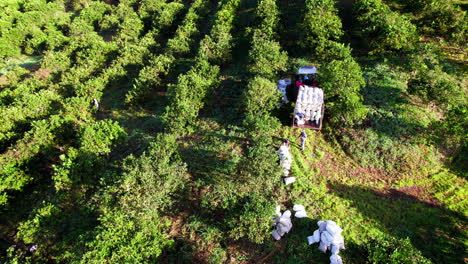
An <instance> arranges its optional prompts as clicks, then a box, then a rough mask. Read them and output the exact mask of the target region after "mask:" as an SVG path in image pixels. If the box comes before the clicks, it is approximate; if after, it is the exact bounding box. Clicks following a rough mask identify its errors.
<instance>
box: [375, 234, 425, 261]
mask: <svg viewBox="0 0 468 264" xmlns="http://www.w3.org/2000/svg"><path fill="white" fill-rule="evenodd" d="M366 248H367V251H368V254H369V257H368V258H369V261H370V262H371V263H388V264H390V263H391V264H393V263H394V264H397V263H398V264H411V263H421V264H423V263H424V264H430V263H432V262H431V261H430V260H429V259H427V258H425V257H424V256H423V255H422V254H421V252H420V251H419V250H417V249H415V248H414V247H413V245H412V244H411V241H410V240H409V238H406V239H397V238H394V237H392V236H387V235H383V236H379V237H377V238H376V239H374V240H371V241H369V242H367V247H366Z"/></svg>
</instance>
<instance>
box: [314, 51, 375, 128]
mask: <svg viewBox="0 0 468 264" xmlns="http://www.w3.org/2000/svg"><path fill="white" fill-rule="evenodd" d="M320 71H321V79H322V80H323V81H322V83H321V87H322V88H323V89H324V94H325V95H326V98H325V100H326V107H327V115H329V116H330V117H331V121H332V122H333V123H334V124H335V125H337V124H346V125H352V124H358V123H359V122H360V121H362V120H363V119H364V118H365V117H366V114H367V109H366V107H365V106H364V105H363V103H362V97H361V95H360V90H361V87H363V86H364V84H365V82H364V79H363V77H362V71H361V67H360V66H359V64H357V63H356V62H355V61H354V60H353V59H351V58H349V59H345V60H334V61H331V62H330V63H328V64H326V65H324V66H323V67H321V68H320Z"/></svg>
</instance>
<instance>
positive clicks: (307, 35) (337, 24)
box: [301, 0, 343, 50]
mask: <svg viewBox="0 0 468 264" xmlns="http://www.w3.org/2000/svg"><path fill="white" fill-rule="evenodd" d="M305 6H306V14H305V17H304V22H303V24H302V27H303V29H302V30H303V32H304V34H303V37H302V38H303V41H302V42H301V43H302V45H303V46H304V48H305V49H307V50H311V49H312V50H313V49H316V48H317V47H321V46H322V45H323V43H326V42H327V41H338V40H339V39H340V38H341V37H342V36H343V30H342V24H341V20H340V17H339V16H338V9H337V8H336V7H335V1H333V0H318V1H316V0H306V1H305Z"/></svg>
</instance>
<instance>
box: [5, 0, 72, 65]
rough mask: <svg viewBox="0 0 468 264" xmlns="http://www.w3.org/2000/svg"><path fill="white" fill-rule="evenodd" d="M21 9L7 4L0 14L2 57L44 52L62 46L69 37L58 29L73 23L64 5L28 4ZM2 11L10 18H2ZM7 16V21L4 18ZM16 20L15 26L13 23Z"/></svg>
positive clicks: (37, 0) (33, 2) (35, 2)
mask: <svg viewBox="0 0 468 264" xmlns="http://www.w3.org/2000/svg"><path fill="white" fill-rule="evenodd" d="M21 8H22V9H21V10H20V6H19V5H16V4H10V5H8V8H7V9H4V10H3V11H1V12H0V17H2V22H3V23H0V32H1V33H2V38H0V58H2V59H4V58H8V57H11V56H16V55H20V54H21V53H22V52H25V53H26V54H29V55H32V54H38V53H42V52H43V51H44V50H45V49H46V48H47V47H49V48H55V47H58V46H60V45H61V44H62V43H63V42H64V41H65V40H66V37H65V36H64V35H63V33H62V32H61V31H60V30H59V27H61V26H63V25H65V24H67V23H69V22H70V15H69V14H67V13H65V12H64V11H65V10H64V9H65V8H64V6H63V5H60V4H59V3H55V2H47V3H46V1H39V0H35V1H27V2H25V3H23V4H22V6H21ZM3 12H7V13H8V15H6V16H5V17H4V16H3ZM3 17H4V18H3ZM13 21H16V23H13Z"/></svg>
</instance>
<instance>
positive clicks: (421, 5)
mask: <svg viewBox="0 0 468 264" xmlns="http://www.w3.org/2000/svg"><path fill="white" fill-rule="evenodd" d="M407 7H408V8H409V9H411V10H413V11H414V12H415V13H417V14H418V17H419V18H418V20H417V22H418V24H419V26H420V27H421V28H422V29H423V31H424V32H425V33H428V34H430V35H432V36H442V37H444V38H445V39H446V40H450V41H455V42H457V43H459V44H463V43H466V29H467V17H466V11H465V10H462V8H461V7H460V6H458V5H457V4H456V3H455V2H454V1H452V0H417V1H411V2H410V3H409V4H408V3H407Z"/></svg>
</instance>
